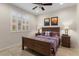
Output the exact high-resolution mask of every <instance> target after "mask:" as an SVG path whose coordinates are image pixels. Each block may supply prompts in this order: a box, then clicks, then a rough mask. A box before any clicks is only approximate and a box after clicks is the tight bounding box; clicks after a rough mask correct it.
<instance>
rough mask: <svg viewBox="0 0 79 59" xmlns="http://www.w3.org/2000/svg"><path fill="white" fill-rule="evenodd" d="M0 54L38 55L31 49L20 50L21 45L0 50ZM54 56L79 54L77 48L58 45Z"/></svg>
mask: <svg viewBox="0 0 79 59" xmlns="http://www.w3.org/2000/svg"><path fill="white" fill-rule="evenodd" d="M0 56H40V54H38V53H36V52H34V51H32V50H28V49H26V50H21V46H15V47H11V48H8V49H4V50H1V51H0ZM56 56H79V50H78V49H73V48H65V47H60V48H58V51H57V53H56Z"/></svg>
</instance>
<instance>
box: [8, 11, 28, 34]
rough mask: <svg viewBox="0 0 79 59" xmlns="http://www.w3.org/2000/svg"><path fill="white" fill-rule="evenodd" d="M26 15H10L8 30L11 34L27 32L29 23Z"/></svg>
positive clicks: (13, 12)
mask: <svg viewBox="0 0 79 59" xmlns="http://www.w3.org/2000/svg"><path fill="white" fill-rule="evenodd" d="M26 17H27V16H26V15H22V14H19V13H17V12H15V11H12V13H11V19H10V20H11V21H10V28H11V32H25V31H28V30H29V29H28V25H29V22H28V20H27V19H26Z"/></svg>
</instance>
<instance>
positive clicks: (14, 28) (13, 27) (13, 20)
mask: <svg viewBox="0 0 79 59" xmlns="http://www.w3.org/2000/svg"><path fill="white" fill-rule="evenodd" d="M16 19H17V18H16V16H12V18H11V22H10V23H11V26H10V27H11V32H17V20H16Z"/></svg>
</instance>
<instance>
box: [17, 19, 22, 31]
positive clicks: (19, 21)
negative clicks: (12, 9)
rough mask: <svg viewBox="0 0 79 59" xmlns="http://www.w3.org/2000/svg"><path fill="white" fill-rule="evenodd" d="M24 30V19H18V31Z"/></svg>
mask: <svg viewBox="0 0 79 59" xmlns="http://www.w3.org/2000/svg"><path fill="white" fill-rule="evenodd" d="M21 30H22V21H21V20H18V32H21Z"/></svg>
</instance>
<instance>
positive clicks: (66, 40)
mask: <svg viewBox="0 0 79 59" xmlns="http://www.w3.org/2000/svg"><path fill="white" fill-rule="evenodd" d="M61 38H62V46H64V47H68V48H70V36H69V35H65V34H63V35H62V37H61Z"/></svg>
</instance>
